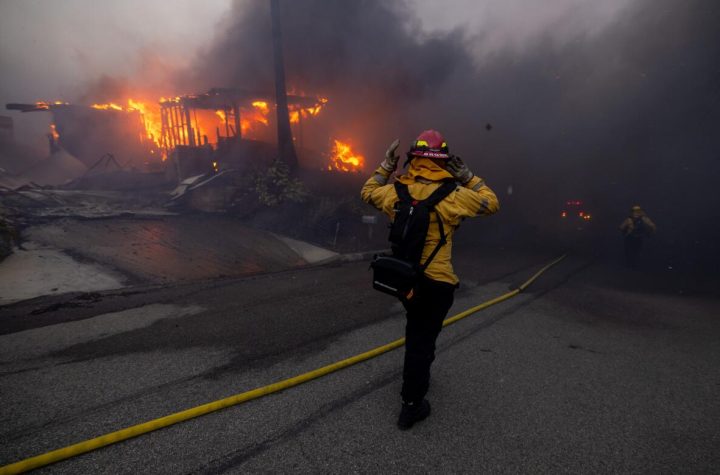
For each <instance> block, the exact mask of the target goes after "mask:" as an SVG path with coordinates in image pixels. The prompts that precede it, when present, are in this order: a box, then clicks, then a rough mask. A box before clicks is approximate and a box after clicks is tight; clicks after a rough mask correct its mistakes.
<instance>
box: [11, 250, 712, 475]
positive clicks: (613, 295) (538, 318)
mask: <svg viewBox="0 0 720 475" xmlns="http://www.w3.org/2000/svg"><path fill="white" fill-rule="evenodd" d="M551 257H552V256H551V255H549V254H541V253H524V254H521V253H518V252H511V251H504V250H492V252H484V253H483V254H473V253H467V254H462V255H459V256H458V259H457V260H458V268H459V271H460V274H461V276H463V277H464V284H465V285H464V286H463V287H462V288H461V289H460V291H459V292H458V293H457V296H456V303H455V306H454V307H453V310H452V311H451V313H456V312H458V311H460V310H463V309H465V308H467V307H470V306H473V305H475V304H477V303H479V302H481V301H483V300H486V299H488V298H490V297H493V296H496V295H499V294H502V293H504V292H505V291H507V289H508V288H509V287H510V286H512V285H515V284H517V283H519V282H521V281H522V280H524V279H525V278H527V277H528V276H529V275H531V274H532V272H533V271H534V270H535V269H537V268H538V267H540V266H541V265H542V264H543V263H545V262H546V261H548V260H549V259H550V258H551ZM366 269H367V263H365V262H359V263H354V264H345V265H334V266H325V267H320V268H311V269H302V270H296V271H290V272H281V273H276V274H268V275H264V276H257V277H252V278H245V279H221V280H210V281H204V282H197V283H185V284H179V285H171V286H146V287H135V288H130V289H123V290H120V291H108V292H100V293H95V294H89V295H88V294H78V295H66V296H62V297H53V298H44V299H37V300H34V301H28V302H25V303H19V304H15V305H11V306H8V307H2V308H0V395H1V398H2V404H1V405H0V426H1V427H2V428H1V429H0V463H2V464H5V463H9V462H13V461H16V460H19V459H22V458H25V457H28V456H32V455H36V454H39V453H43V452H45V451H48V450H52V449H55V448H59V447H62V446H65V445H68V444H71V443H75V442H78V441H81V440H84V439H87V438H91V437H95V436H98V435H101V434H104V433H107V432H110V431H113V430H117V429H120V428H123V427H127V426H129V425H132V424H136V423H140V422H144V421H146V420H149V419H152V418H156V417H160V416H163V415H166V414H169V413H171V412H176V411H179V410H183V409H186V408H189V407H192V406H195V405H199V404H203V403H206V402H209V401H212V400H215V399H218V398H222V397H226V396H229V395H232V394H235V393H239V392H243V391H246V390H248V389H253V388H256V387H258V386H262V385H265V384H268V383H271V382H275V381H278V380H280V379H284V378H287V377H290V376H294V375H296V374H300V373H303V372H305V371H308V370H311V369H315V368H317V367H320V366H323V365H326V364H329V363H332V362H334V361H337V360H339V359H342V358H346V357H348V356H352V355H354V354H357V353H360V352H362V351H366V350H368V349H371V348H373V347H375V346H378V345H380V344H383V343H386V342H389V341H391V340H393V339H395V338H397V337H399V336H401V335H402V332H403V325H404V322H403V316H402V312H401V308H400V307H399V305H398V304H396V303H395V302H393V301H392V299H390V298H389V297H386V296H384V295H381V294H378V293H376V292H374V291H372V290H371V289H370V288H369V275H368V273H367V272H366ZM719 310H720V299H718V296H717V295H713V294H712V293H708V292H693V291H692V289H691V288H688V286H687V282H686V281H680V280H678V279H673V278H671V277H667V276H662V275H651V274H647V273H642V272H628V271H625V270H623V269H620V268H617V267H614V266H612V265H606V264H600V263H597V262H592V261H590V260H587V259H584V258H579V257H572V256H571V257H569V258H568V259H566V260H565V261H563V263H561V264H560V265H559V266H557V267H556V268H553V269H552V270H551V271H549V272H548V273H547V274H545V275H543V277H542V278H541V279H540V280H539V281H538V282H537V283H536V284H535V285H533V286H532V287H531V288H530V289H529V291H528V292H527V293H525V294H521V295H520V296H519V297H516V298H514V299H512V300H510V301H508V302H505V303H502V304H500V305H497V306H495V307H492V308H490V309H488V310H486V311H483V312H482V313H479V314H476V315H475V316H473V317H470V318H469V319H466V320H463V321H461V322H459V323H458V324H456V325H454V326H452V327H449V328H446V329H445V330H444V331H443V333H442V334H441V337H440V340H439V351H438V358H437V360H436V363H435V365H434V367H433V379H432V385H431V389H430V393H429V395H428V397H429V399H430V401H431V402H432V405H433V414H432V415H431V417H430V418H429V419H428V420H426V421H424V422H422V423H420V424H418V425H417V426H416V427H414V428H413V429H412V430H411V431H409V432H401V431H398V430H397V428H396V427H395V420H396V417H397V412H398V410H399V395H398V393H399V389H400V371H401V365H402V350H397V351H394V352H391V353H389V354H386V355H384V356H381V357H379V358H376V359H374V360H371V361H369V362H366V363H363V364H360V365H357V366H354V367H351V368H348V369H346V370H343V371H341V372H338V373H335V374H332V375H330V376H327V377H325V378H322V379H320V380H316V381H313V382H310V383H307V384H305V385H303V386H300V387H297V388H293V389H290V390H288V391H285V392H282V393H279V394H276V395H272V396H269V397H266V398H263V399H260V400H256V401H252V402H249V403H247V404H244V405H241V406H237V407H233V408H230V409H226V410H223V411H220V412H218V413H214V414H211V415H208V416H204V417H201V418H198V419H195V420H192V421H189V422H186V423H182V424H179V425H176V426H173V427H170V428H167V429H163V430H161V431H157V432H154V433H151V434H148V435H145V436H142V437H139V438H136V439H132V440H129V441H126V442H123V443H120V444H117V445H114V446H110V447H107V448H104V449H101V450H98V451H95V452H92V453H89V454H85V455H83V456H80V457H77V458H74V459H71V460H68V461H65V462H61V463H58V464H56V465H53V466H50V467H47V468H45V469H42V470H41V472H42V471H44V472H47V473H248V472H250V473H255V472H270V473H272V472H282V473H285V472H290V471H299V472H313V473H316V472H326V473H330V472H332V473H338V472H420V473H426V472H433V473H434V472H448V471H450V472H475V473H477V472H481V473H485V472H498V473H517V472H523V473H527V472H533V473H534V472H552V473H558V472H573V473H578V472H581V473H588V472H594V473H597V472H602V473H607V472H623V473H628V472H644V473H670V472H672V473H677V472H687V473H699V472H704V473H709V472H713V471H715V470H717V467H718V464H719V463H720V453H719V451H718V449H717V447H719V446H720V398H719V397H718V393H719V390H720V376H719V374H720V372H719V371H718V367H720V346H718V345H717V341H718V337H720V318H719V315H720V312H719Z"/></svg>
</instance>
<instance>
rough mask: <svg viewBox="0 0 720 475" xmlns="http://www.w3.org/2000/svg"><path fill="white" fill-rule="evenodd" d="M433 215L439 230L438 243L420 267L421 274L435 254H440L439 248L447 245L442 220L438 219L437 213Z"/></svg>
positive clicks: (438, 214)
mask: <svg viewBox="0 0 720 475" xmlns="http://www.w3.org/2000/svg"><path fill="white" fill-rule="evenodd" d="M435 214H436V215H437V220H438V228H440V241H438V243H437V246H435V249H433V252H431V253H430V255H429V256H428V258H427V260H426V261H425V263H424V264H423V265H421V266H420V270H421V271H423V272H424V271H425V269H427V267H428V266H429V265H430V263H431V262H432V260H433V259H435V256H436V255H437V253H438V252H440V248H441V247H443V246H444V245H445V244H447V239H446V238H447V236H445V227H444V226H443V221H442V218H441V217H440V213H438V212H437V211H435Z"/></svg>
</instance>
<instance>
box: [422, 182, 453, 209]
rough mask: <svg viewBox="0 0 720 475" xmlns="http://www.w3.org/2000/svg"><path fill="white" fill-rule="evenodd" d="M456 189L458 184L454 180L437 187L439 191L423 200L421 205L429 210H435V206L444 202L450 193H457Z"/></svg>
mask: <svg viewBox="0 0 720 475" xmlns="http://www.w3.org/2000/svg"><path fill="white" fill-rule="evenodd" d="M456 188H457V184H456V183H455V181H454V180H453V181H446V182H444V183H443V184H442V185H440V186H439V187H437V189H436V190H435V191H433V192H432V194H431V195H430V196H428V197H427V198H425V199H424V200H422V201H421V203H422V204H423V205H425V206H427V207H428V208H430V209H433V208H435V205H437V204H438V203H440V202H441V201H442V200H444V199H445V198H446V197H447V196H448V195H449V194H450V193H452V192H453V191H455V189H456Z"/></svg>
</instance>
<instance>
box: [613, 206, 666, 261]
mask: <svg viewBox="0 0 720 475" xmlns="http://www.w3.org/2000/svg"><path fill="white" fill-rule="evenodd" d="M656 229H657V228H656V226H655V223H653V222H652V221H651V220H650V218H648V216H647V215H646V214H645V211H643V209H642V208H641V207H640V206H639V205H635V206H633V207H632V208H631V209H630V216H628V217H627V218H625V220H624V221H623V222H622V224H620V232H621V233H622V234H623V237H624V239H625V263H626V264H627V265H628V266H629V267H633V268H634V267H637V264H638V257H639V256H640V249H641V248H642V243H643V240H644V239H645V238H646V237H649V236H651V235H653V234H655V230H656Z"/></svg>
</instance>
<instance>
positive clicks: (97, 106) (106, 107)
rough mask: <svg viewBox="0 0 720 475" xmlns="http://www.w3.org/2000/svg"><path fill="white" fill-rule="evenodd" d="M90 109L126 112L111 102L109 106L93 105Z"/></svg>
mask: <svg viewBox="0 0 720 475" xmlns="http://www.w3.org/2000/svg"><path fill="white" fill-rule="evenodd" d="M90 107H92V108H93V109H100V110H116V111H121V110H124V109H123V107H122V106H119V105H117V104H115V103H114V102H110V103H108V104H93V105H91V106H90Z"/></svg>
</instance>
